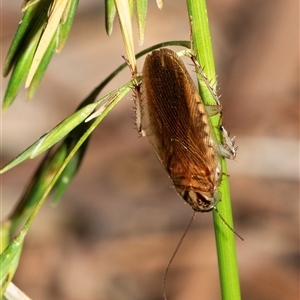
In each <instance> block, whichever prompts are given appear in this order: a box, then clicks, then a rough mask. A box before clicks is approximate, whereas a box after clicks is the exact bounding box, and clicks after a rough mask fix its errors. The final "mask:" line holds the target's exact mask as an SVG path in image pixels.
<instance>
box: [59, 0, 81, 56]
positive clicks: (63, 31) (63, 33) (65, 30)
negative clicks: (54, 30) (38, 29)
mask: <svg viewBox="0 0 300 300" xmlns="http://www.w3.org/2000/svg"><path fill="white" fill-rule="evenodd" d="M69 1H70V4H69V6H68V10H67V12H66V14H67V17H66V20H65V22H62V23H61V24H60V25H59V30H58V39H57V40H58V42H57V46H56V51H57V52H60V51H61V50H62V48H63V47H64V45H65V42H66V40H67V38H68V36H69V33H70V30H71V28H72V24H73V21H74V17H75V13H76V10H77V6H78V2H79V0H69Z"/></svg>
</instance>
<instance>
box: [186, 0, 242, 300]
mask: <svg viewBox="0 0 300 300" xmlns="http://www.w3.org/2000/svg"><path fill="white" fill-rule="evenodd" d="M187 7H188V13H189V17H190V20H191V28H192V42H193V49H192V50H193V51H194V53H195V54H196V57H197V60H198V62H199V63H200V65H201V66H202V68H203V69H204V72H205V74H206V75H207V77H208V79H209V80H210V81H211V82H212V84H213V86H214V87H215V85H216V72H215V63H214V57H213V50H212V43H211V36H210V30H209V22H208V16H207V8H206V1H205V0H187ZM199 88H200V94H201V97H202V99H203V102H204V103H205V104H206V105H208V104H211V103H215V101H214V99H213V96H212V95H211V93H207V89H205V87H204V88H203V86H201V85H200V83H199ZM219 124H220V116H214V117H213V118H212V125H213V127H214V130H215V132H216V136H217V137H218V139H220V136H221V135H220V129H219ZM222 172H223V174H227V168H226V161H225V159H224V158H223V159H222ZM219 191H220V193H221V201H220V202H219V204H218V211H219V212H220V214H221V215H222V217H223V218H224V220H226V222H227V223H228V225H229V226H230V227H232V228H233V219H232V211H231V202H230V191H229V182H228V176H227V175H223V180H222V182H221V184H220V187H219ZM213 218H214V227H215V238H216V246H217V255H218V264H219V276H220V285H221V293H222V300H240V299H241V294H240V284H239V275H238V267H237V257H236V247H235V235H234V232H233V231H232V230H230V228H228V227H226V226H225V224H224V222H223V221H222V220H221V218H220V216H219V215H218V214H217V213H216V212H215V211H214V212H213Z"/></svg>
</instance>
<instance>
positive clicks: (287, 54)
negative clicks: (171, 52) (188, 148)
mask: <svg viewBox="0 0 300 300" xmlns="http://www.w3.org/2000/svg"><path fill="white" fill-rule="evenodd" d="M208 2H209V3H208V12H209V16H210V21H211V31H212V37H213V46H214V51H215V55H216V66H217V72H218V80H219V87H220V93H221V94H222V98H221V101H222V103H223V107H224V118H225V124H226V127H227V129H229V130H230V132H231V133H232V135H236V136H237V138H236V142H237V145H238V146H239V151H238V157H237V161H236V162H229V163H228V165H229V173H230V185H231V193H232V199H233V210H234V218H235V228H236V230H237V231H238V232H239V233H240V234H241V235H242V236H243V237H244V238H245V241H244V242H241V241H239V240H237V253H238V262H239V268H240V279H241V290H242V298H243V299H244V300H295V299H299V93H298V92H299V91H298V84H299V58H298V50H299V15H298V11H299V4H298V5H297V1H294V0H286V1H281V0H272V1H271V0H267V1H258V0H255V1H238V0H230V1H216V0H212V1H208ZM1 5H2V16H1V17H2V28H1V44H2V46H1V48H2V53H1V62H2V63H3V61H4V59H5V55H6V53H7V50H8V47H9V44H10V42H11V40H12V37H13V34H14V32H15V30H16V27H17V24H18V22H19V20H20V18H21V13H20V5H21V2H20V1H7V0H4V1H2V2H1ZM147 20H148V22H147V28H146V37H145V43H144V45H143V49H144V48H146V47H148V46H150V45H152V44H156V43H159V42H162V41H166V40H179V39H185V40H186V39H189V25H188V18H187V13H186V8H185V2H184V1H165V5H164V8H163V10H161V11H160V10H159V9H158V8H157V7H156V5H155V2H154V1H150V4H149V10H148V19H147ZM137 50H138V48H137ZM124 54H125V51H124V48H123V44H122V40H121V36H120V31H119V28H118V24H117V22H116V23H115V28H114V32H113V34H112V36H111V37H107V36H106V34H105V31H104V10H103V3H102V1H96V0H89V1H87V0H85V1H81V2H80V4H79V8H78V12H77V16H76V17H75V23H74V27H73V29H72V31H71V35H70V37H69V39H68V41H67V44H66V46H65V48H64V50H63V51H62V53H61V54H59V55H55V56H54V58H53V61H52V62H51V64H50V66H49V69H48V70H47V72H46V75H45V77H44V79H43V81H42V84H41V86H40V88H39V90H38V92H37V94H36V96H35V97H34V99H33V100H32V101H30V102H25V92H24V90H23V91H22V92H21V93H20V95H19V96H18V98H17V100H16V102H15V103H14V104H13V106H12V107H11V108H10V109H9V110H8V111H7V112H5V114H3V115H2V116H1V117H2V123H1V126H2V130H1V139H2V145H1V147H2V164H4V163H6V162H8V161H9V160H11V159H12V158H13V157H14V156H15V155H17V154H18V153H20V152H21V151H22V150H23V149H25V148H26V147H27V146H28V145H30V144H31V143H32V142H33V141H35V140H36V139H37V138H38V137H39V136H41V135H42V134H43V133H44V132H46V131H48V130H49V129H51V128H52V127H53V126H54V125H55V124H57V123H58V122H59V121H60V120H62V119H63V118H64V117H66V116H67V115H69V114H70V113H71V112H72V111H73V110H74V109H75V108H76V107H77V105H78V104H79V103H80V102H81V100H82V99H84V98H85V97H86V96H87V95H88V94H89V92H90V91H91V90H92V89H93V88H94V87H95V86H96V85H97V84H98V83H99V82H101V81H102V80H103V79H104V78H105V77H106V75H107V74H109V73H110V72H111V71H112V70H114V69H115V68H116V67H117V66H118V65H119V64H121V63H122V62H123V60H122V58H121V56H122V55H124ZM141 66H142V61H141V62H139V69H141ZM129 77H130V74H129V72H128V70H125V71H124V72H122V74H121V75H120V76H118V77H117V78H116V79H115V80H114V81H113V82H112V83H111V84H110V85H109V86H108V88H107V89H106V90H105V91H104V92H103V95H104V94H105V93H106V92H108V91H110V90H111V89H113V88H117V87H119V86H120V85H121V84H123V83H125V82H126V81H127V80H128V79H129ZM6 85H7V78H5V79H2V84H1V92H2V95H3V93H4V91H5V87H6ZM131 100H132V97H131V95H130V94H128V95H127V97H125V99H124V100H123V101H121V103H120V104H119V105H118V106H117V107H116V108H115V109H114V110H113V112H111V113H110V114H109V115H108V117H107V118H106V119H105V120H104V122H103V123H102V125H101V126H100V127H99V128H98V129H97V130H96V132H95V134H94V136H93V138H92V141H91V143H90V146H89V149H88V152H87V155H86V157H85V159H84V162H83V164H82V167H81V169H80V171H79V173H78V175H77V176H76V178H75V179H74V181H73V182H72V183H71V185H70V187H69V189H68V191H67V192H66V194H65V195H64V197H63V199H62V201H61V202H60V204H59V205H58V206H57V207H56V208H53V207H52V206H51V205H50V201H48V202H47V203H46V204H45V205H44V207H43V208H42V210H41V212H40V213H39V216H38V218H37V219H36V220H35V222H34V224H33V227H32V228H31V231H30V233H29V235H28V237H27V239H26V243H25V247H24V251H23V255H22V257H21V261H20V266H19V269H18V271H17V273H16V275H15V278H14V282H15V284H17V285H18V286H19V287H20V288H21V289H22V290H24V291H25V292H26V293H27V294H28V296H30V297H31V298H32V299H34V300H37V299H43V300H48V299H64V300H69V299H70V300H77V299H91V300H92V299H100V300H127V299H129V300H135V299H137V300H143V299H145V300H150V299H151V300H154V299H162V292H161V281H162V274H163V272H164V269H165V267H166V265H167V263H168V261H169V259H170V257H171V254H172V253H173V251H174V249H175V247H176V245H177V243H178V241H179V239H180V237H181V235H182V233H183V231H184V229H185V227H186V225H187V223H188V220H189V218H190V216H191V212H192V211H191V209H190V207H189V206H188V205H185V204H184V202H183V201H182V200H181V199H180V197H179V196H177V195H176V193H175V192H174V190H173V189H172V188H171V182H170V180H169V178H168V176H167V175H166V173H165V171H164V170H163V169H162V168H161V166H160V164H159V163H158V161H157V160H156V158H155V156H154V154H153V152H152V149H151V147H150V145H149V144H148V141H147V139H146V138H145V139H139V138H138V134H137V132H136V131H135V130H134V125H133V120H132V116H133V115H134V113H133V111H132V106H133V103H132V101H131ZM39 160H40V159H35V160H33V161H28V162H25V163H23V164H21V165H20V166H18V167H17V168H15V169H13V170H11V171H9V172H8V173H7V174H4V175H3V176H2V177H1V180H2V182H1V191H2V192H1V208H2V209H1V215H2V218H5V216H7V214H8V213H9V211H10V210H11V209H12V208H13V206H14V205H15V204H16V203H17V200H18V198H19V197H20V195H21V194H22V191H23V189H24V187H25V185H26V183H27V182H28V181H29V179H30V177H31V176H32V174H33V172H34V170H35V168H36V166H37V165H38V162H39ZM224 230H227V229H226V228H225V229H224ZM167 293H168V299H170V300H186V299H189V300H192V299H209V300H214V299H220V288H219V279H218V265H217V258H216V251H215V241H214V233H213V225H212V217H211V214H198V216H197V218H196V221H195V223H194V225H193V227H192V229H191V230H190V232H189V233H188V235H187V237H186V239H185V241H184V243H183V245H182V247H181V249H180V251H179V253H178V255H177V256H176V259H175V261H174V263H173V264H172V266H171V269H170V272H169V275H168V278H167Z"/></svg>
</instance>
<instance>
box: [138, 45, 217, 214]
mask: <svg viewBox="0 0 300 300" xmlns="http://www.w3.org/2000/svg"><path fill="white" fill-rule="evenodd" d="M140 105H141V116H142V127H143V130H144V132H145V133H146V135H147V136H148V139H149V141H150V143H151V144H152V146H153V148H154V151H155V153H156V155H157V157H158V159H159V160H160V161H161V163H162V165H163V166H164V168H165V169H166V170H167V172H168V173H169V175H170V177H171V179H172V180H173V183H174V186H175V188H176V190H177V192H179V194H180V195H181V196H182V197H183V198H184V199H185V200H186V201H187V202H188V203H189V204H190V205H192V207H193V208H194V209H195V210H206V209H207V207H208V206H209V207H210V209H211V208H212V207H211V205H212V204H213V203H214V202H215V200H214V194H215V191H216V189H217V185H218V184H217V183H218V181H219V176H220V165H219V161H218V157H217V156H218V149H217V148H218V143H217V142H216V140H215V138H214V135H213V133H212V129H211V125H210V121H209V117H208V115H207V113H206V110H205V106H204V104H203V102H202V100H201V98H200V95H199V93H198V90H197V89H196V87H195V84H194V82H193V81H192V79H191V77H190V75H189V73H188V72H187V70H186V68H185V66H184V64H183V62H182V60H181V59H180V58H179V57H178V56H177V54H176V53H175V52H173V51H172V50H169V49H160V50H158V51H154V52H152V53H151V54H150V55H148V56H147V58H146V60H145V64H144V68H143V82H142V85H141V104H140ZM191 198H192V199H191ZM198 198H200V200H199V199H198ZM201 199H202V200H204V202H205V201H207V203H200V204H199V201H200V202H201ZM191 202H192V203H191ZM194 202H195V203H194ZM199 205H200V206H199ZM201 206H203V207H201Z"/></svg>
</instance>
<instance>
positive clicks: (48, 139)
mask: <svg viewBox="0 0 300 300" xmlns="http://www.w3.org/2000/svg"><path fill="white" fill-rule="evenodd" d="M96 106H97V104H95V103H92V104H89V105H87V106H85V107H83V108H81V109H80V110H78V111H76V112H75V113H73V114H72V115H71V116H69V117H68V118H66V119H65V120H63V121H62V122H61V123H59V124H58V125H57V126H55V127H54V128H53V129H52V130H51V131H50V132H49V133H47V134H46V135H45V136H44V137H43V138H42V139H40V143H38V145H37V146H36V148H35V149H34V150H33V151H32V153H31V155H30V158H34V157H37V156H39V155H40V154H41V153H43V152H44V151H46V150H47V149H49V148H50V147H51V146H53V145H54V144H56V143H57V142H58V141H60V140H61V139H62V138H64V137H65V136H66V135H67V134H68V133H69V132H70V131H71V130H72V129H74V128H75V127H76V126H78V125H79V124H80V123H81V122H83V121H84V120H85V119H86V118H87V117H88V116H89V115H90V114H91V113H92V111H93V110H94V109H95V107H96Z"/></svg>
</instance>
